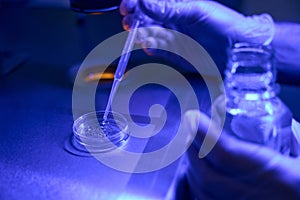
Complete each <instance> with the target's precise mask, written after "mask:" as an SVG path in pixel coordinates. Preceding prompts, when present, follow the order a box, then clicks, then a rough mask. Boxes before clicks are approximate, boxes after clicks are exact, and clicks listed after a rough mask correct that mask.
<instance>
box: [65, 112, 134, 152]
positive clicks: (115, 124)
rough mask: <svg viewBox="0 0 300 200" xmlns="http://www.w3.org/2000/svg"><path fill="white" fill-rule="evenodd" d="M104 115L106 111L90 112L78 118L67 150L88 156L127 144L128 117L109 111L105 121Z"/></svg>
mask: <svg viewBox="0 0 300 200" xmlns="http://www.w3.org/2000/svg"><path fill="white" fill-rule="evenodd" d="M103 115H104V111H97V112H90V113H87V114H84V115H82V116H81V117H79V118H78V119H76V120H75V121H74V123H73V135H72V137H71V138H70V141H69V142H68V143H67V145H66V150H67V151H69V152H70V153H72V154H75V155H80V156H87V155H90V154H93V153H102V152H107V151H111V150H113V149H116V148H121V147H123V146H125V145H126V143H127V141H128V139H129V131H128V122H127V119H126V118H125V117H124V116H123V115H121V114H119V113H115V112H109V113H108V116H107V119H106V120H105V121H103Z"/></svg>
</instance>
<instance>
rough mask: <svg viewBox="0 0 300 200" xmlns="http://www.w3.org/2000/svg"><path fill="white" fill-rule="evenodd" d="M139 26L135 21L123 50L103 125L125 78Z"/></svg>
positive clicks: (138, 22) (138, 21) (137, 21)
mask: <svg viewBox="0 0 300 200" xmlns="http://www.w3.org/2000/svg"><path fill="white" fill-rule="evenodd" d="M139 24H140V20H134V23H133V25H132V27H131V30H130V31H129V34H128V37H127V39H126V42H125V45H124V48H123V50H122V55H121V58H120V61H119V63H118V66H117V69H116V72H115V76H114V82H113V85H112V88H111V91H110V94H109V98H108V102H107V105H106V109H105V113H104V115H103V121H102V124H105V122H106V120H107V116H108V113H109V111H110V108H111V104H112V101H113V98H114V95H115V93H116V91H117V89H118V86H119V84H120V82H121V80H122V78H123V75H124V72H125V70H126V67H127V64H128V61H129V58H130V55H131V51H132V49H133V45H134V41H135V38H136V34H137V28H138V27H139Z"/></svg>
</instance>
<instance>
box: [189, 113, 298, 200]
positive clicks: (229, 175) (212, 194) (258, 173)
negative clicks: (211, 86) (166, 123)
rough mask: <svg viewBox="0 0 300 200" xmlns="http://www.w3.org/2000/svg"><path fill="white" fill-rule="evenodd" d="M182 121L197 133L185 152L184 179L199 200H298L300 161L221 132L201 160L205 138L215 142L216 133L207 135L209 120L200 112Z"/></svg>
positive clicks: (214, 131)
mask: <svg viewBox="0 0 300 200" xmlns="http://www.w3.org/2000/svg"><path fill="white" fill-rule="evenodd" d="M185 118H186V120H185V121H187V122H189V123H190V124H189V126H188V127H190V132H194V131H197V136H196V139H195V140H194V142H193V144H192V146H191V147H190V148H189V151H188V159H189V167H188V169H187V179H188V182H189V187H190V189H191V191H193V193H194V195H195V196H196V197H197V198H198V199H299V198H300V191H299V188H300V171H299V169H298V167H297V166H300V159H299V158H292V157H287V156H283V155H281V154H280V153H277V152H275V151H273V150H272V149H270V148H267V147H264V146H260V145H256V144H253V143H248V142H244V141H241V140H238V139H236V138H235V137H233V136H231V135H229V134H227V133H226V131H223V132H222V134H221V136H220V138H219V139H218V141H217V143H216V145H215V146H214V148H213V149H212V151H211V152H210V153H209V154H208V155H207V156H206V157H204V158H201V159H200V158H199V157H198V155H199V149H200V145H202V143H203V139H204V137H205V136H208V137H209V138H210V140H211V141H213V140H215V137H217V135H216V134H217V132H216V130H217V129H214V128H212V129H210V132H208V133H207V130H208V125H209V122H210V119H209V118H208V117H207V116H206V115H205V114H203V113H200V112H199V111H189V112H187V113H186V115H185ZM198 124H199V126H197V125H198ZM200 154H201V152H200Z"/></svg>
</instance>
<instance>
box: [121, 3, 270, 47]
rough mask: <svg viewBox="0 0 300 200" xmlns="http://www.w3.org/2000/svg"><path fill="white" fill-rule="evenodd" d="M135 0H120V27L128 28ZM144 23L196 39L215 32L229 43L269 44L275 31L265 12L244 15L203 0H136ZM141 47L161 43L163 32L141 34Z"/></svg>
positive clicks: (214, 34)
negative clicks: (121, 25) (121, 20)
mask: <svg viewBox="0 0 300 200" xmlns="http://www.w3.org/2000/svg"><path fill="white" fill-rule="evenodd" d="M136 6H137V0H123V1H122V3H121V6H120V12H121V14H122V15H124V19H123V27H124V28H125V29H129V27H130V24H131V22H132V16H133V15H132V14H133V12H134V10H135V7H136ZM139 6H140V10H141V12H142V13H143V14H144V16H145V17H144V19H145V25H156V26H163V27H167V28H172V29H176V30H179V31H181V32H183V33H185V34H187V35H189V36H191V37H192V38H194V39H196V40H197V41H200V42H201V40H202V38H203V37H204V38H208V37H215V36H216V35H218V36H222V37H224V38H226V39H228V40H229V41H230V42H249V43H259V44H269V43H270V42H271V41H272V39H273V37H274V32H275V26H274V22H273V20H272V18H271V17H270V15H268V14H262V15H254V16H244V15H242V14H240V13H238V12H236V11H234V10H232V9H229V8H227V7H225V6H223V5H221V4H219V3H217V2H214V1H204V0H160V1H158V0H140V1H139ZM140 37H141V38H142V39H141V42H142V45H144V47H145V48H146V47H147V43H152V44H153V43H157V46H159V45H164V42H162V41H163V40H164V39H166V38H168V37H166V35H165V34H164V33H157V32H155V31H152V32H151V33H141V34H140Z"/></svg>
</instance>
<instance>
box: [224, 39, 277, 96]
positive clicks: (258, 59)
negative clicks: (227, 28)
mask: <svg viewBox="0 0 300 200" xmlns="http://www.w3.org/2000/svg"><path fill="white" fill-rule="evenodd" d="M275 81H276V71H275V69H274V67H273V63H272V51H271V48H270V47H269V46H262V45H253V44H247V43H237V44H235V45H234V46H233V48H232V49H231V50H230V51H229V59H228V63H227V69H226V71H225V88H226V92H227V96H229V98H240V99H244V100H249V101H255V100H259V99H270V98H273V97H275V96H276V95H277V93H278V89H279V87H278V85H276V84H275Z"/></svg>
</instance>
